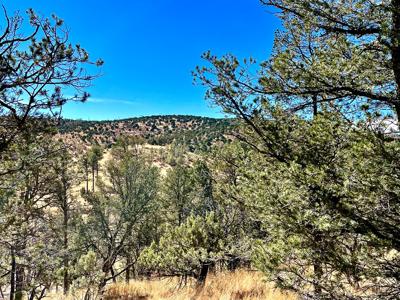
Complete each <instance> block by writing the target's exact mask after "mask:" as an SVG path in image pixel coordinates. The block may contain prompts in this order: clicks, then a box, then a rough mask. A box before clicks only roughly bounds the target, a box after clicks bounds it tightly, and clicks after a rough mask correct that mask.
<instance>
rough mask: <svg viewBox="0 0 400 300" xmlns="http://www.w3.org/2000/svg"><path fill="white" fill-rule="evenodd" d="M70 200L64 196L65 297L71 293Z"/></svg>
mask: <svg viewBox="0 0 400 300" xmlns="http://www.w3.org/2000/svg"><path fill="white" fill-rule="evenodd" d="M67 202H68V199H67V195H66V194H65V195H64V203H63V204H64V205H63V206H64V207H63V211H64V220H63V227H64V228H63V231H64V232H63V234H64V237H63V250H64V257H63V265H64V278H63V281H64V282H63V284H64V295H67V294H68V291H69V272H68V268H69V257H68V218H69V216H68V203H67Z"/></svg>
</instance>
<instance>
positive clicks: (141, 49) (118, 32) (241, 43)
mask: <svg viewBox="0 0 400 300" xmlns="http://www.w3.org/2000/svg"><path fill="white" fill-rule="evenodd" d="M1 2H2V3H3V4H4V5H5V6H6V8H7V9H8V11H9V13H11V12H13V11H15V10H20V11H21V12H22V11H25V10H26V9H27V8H29V7H32V8H34V9H35V10H36V11H37V12H39V13H41V14H42V15H45V16H49V15H50V14H52V13H55V14H56V15H58V16H59V17H61V18H62V19H64V21H65V24H66V25H67V26H68V28H69V29H70V40H71V41H72V42H74V43H79V44H81V46H83V47H84V48H85V49H86V50H88V52H89V53H90V55H91V57H92V58H93V59H97V58H102V59H103V60H104V61H105V64H104V66H103V67H102V73H103V76H102V77H101V78H99V79H97V80H96V81H94V82H93V86H92V87H90V88H89V89H88V92H89V93H90V94H91V96H92V97H91V99H90V100H89V101H88V102H87V103H83V104H82V103H74V104H68V105H67V106H66V107H65V108H64V109H63V115H64V116H65V117H67V118H80V119H85V120H86V119H91V120H95V119H118V118H127V117H134V116H144V115H156V114H157V115H158V114H191V115H201V116H212V117H218V116H222V114H221V113H220V112H219V110H218V108H212V107H210V103H208V102H207V101H205V100H204V92H205V90H204V88H203V87H201V86H195V85H193V79H192V75H191V71H192V70H194V68H195V67H196V65H202V64H204V62H203V61H202V60H201V59H200V56H201V54H202V53H203V52H205V51H207V50H211V51H212V52H213V53H214V54H217V55H222V54H225V53H232V54H235V55H237V56H238V57H240V58H243V57H248V56H253V57H254V58H256V59H258V60H263V59H266V58H267V57H268V56H269V54H270V51H271V47H272V43H273V35H274V32H275V30H276V29H277V28H278V26H279V21H278V20H277V19H276V17H275V16H273V15H272V14H271V13H270V12H268V9H267V8H266V7H264V6H262V5H261V4H260V3H259V0H201V1H193V0H192V1H191V0H157V1H156V0H131V1H128V0H125V1H122V0H113V1H110V0H108V1H99V0H96V1H95V0H81V1H76V0H57V1H54V0H36V1H33V0H6V1H1Z"/></svg>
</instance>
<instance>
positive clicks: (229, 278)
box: [105, 270, 297, 300]
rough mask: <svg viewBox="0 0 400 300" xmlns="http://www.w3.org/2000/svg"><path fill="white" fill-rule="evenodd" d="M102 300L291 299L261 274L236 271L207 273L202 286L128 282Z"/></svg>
mask: <svg viewBox="0 0 400 300" xmlns="http://www.w3.org/2000/svg"><path fill="white" fill-rule="evenodd" d="M105 299H106V300H114V299H115V300H116V299H121V300H128V299H129V300H153V299H160V300H162V299H166V300H172V299H174V300H191V299H193V300H206V299H213V300H214V299H215V300H239V299H240V300H254V299H268V300H295V299H297V297H296V296H295V295H293V294H288V293H284V292H282V291H279V290H277V289H274V288H273V286H272V285H270V284H267V283H265V282H263V279H262V275H261V274H259V273H256V272H248V271H243V270H240V271H236V272H233V273H219V274H216V275H210V276H209V277H208V278H207V281H206V283H205V285H204V287H202V288H196V287H195V286H194V285H193V284H188V285H186V286H185V287H182V288H179V282H178V280H177V279H163V280H162V279H157V280H144V281H132V282H130V283H129V284H127V283H117V284H113V285H110V286H109V287H108V289H107V292H106V295H105Z"/></svg>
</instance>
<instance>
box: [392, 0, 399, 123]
mask: <svg viewBox="0 0 400 300" xmlns="http://www.w3.org/2000/svg"><path fill="white" fill-rule="evenodd" d="M392 9H393V11H392V22H393V27H392V37H391V46H392V49H391V52H392V53H391V54H392V65H393V73H394V77H395V80H396V85H397V101H396V103H395V104H394V108H395V111H396V114H397V120H399V118H400V0H392Z"/></svg>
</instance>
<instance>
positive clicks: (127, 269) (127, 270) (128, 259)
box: [125, 255, 132, 283]
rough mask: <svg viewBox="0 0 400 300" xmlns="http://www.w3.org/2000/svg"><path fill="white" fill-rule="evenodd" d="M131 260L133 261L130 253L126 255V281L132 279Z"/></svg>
mask: <svg viewBox="0 0 400 300" xmlns="http://www.w3.org/2000/svg"><path fill="white" fill-rule="evenodd" d="M131 262H132V260H131V258H130V256H129V255H128V256H127V257H126V271H125V272H126V273H125V281H126V283H129V281H130V280H131V267H130V264H131Z"/></svg>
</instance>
